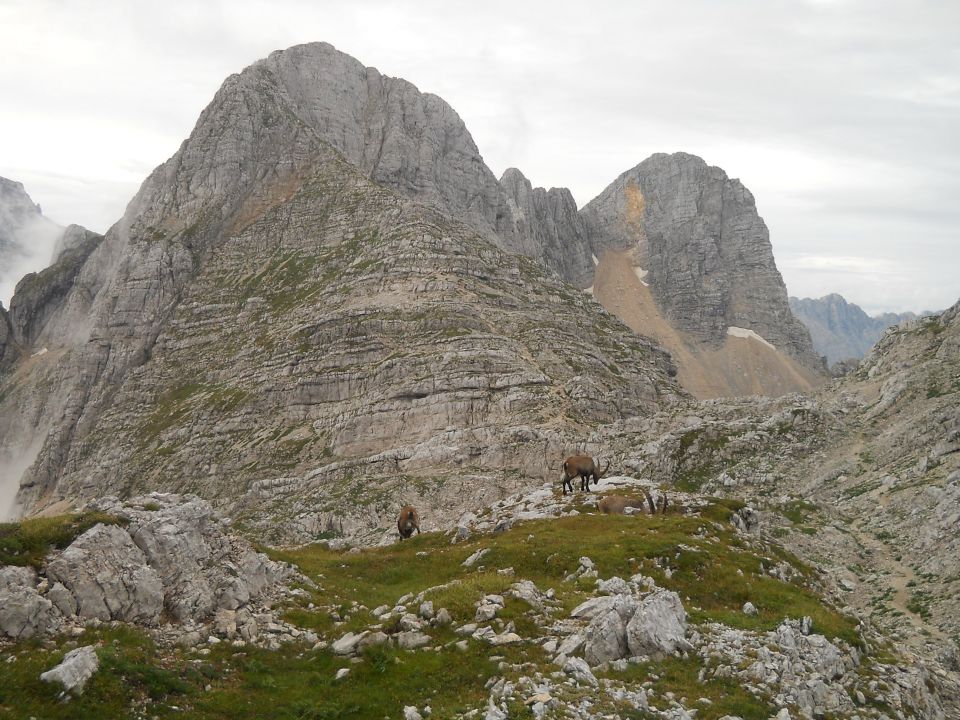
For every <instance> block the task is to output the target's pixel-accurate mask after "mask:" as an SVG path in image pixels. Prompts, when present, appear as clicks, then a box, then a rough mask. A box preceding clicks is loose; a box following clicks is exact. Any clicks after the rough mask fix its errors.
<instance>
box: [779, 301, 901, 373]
mask: <svg viewBox="0 0 960 720" xmlns="http://www.w3.org/2000/svg"><path fill="white" fill-rule="evenodd" d="M790 309H791V310H793V313H794V315H796V316H797V317H798V318H799V319H800V321H801V322H802V323H803V324H804V325H806V326H807V328H808V329H809V330H810V337H811V338H812V339H813V346H814V348H815V349H816V351H817V352H818V353H819V354H821V355H824V356H826V358H827V361H828V362H830V363H835V362H838V361H840V360H846V359H849V358H862V357H863V356H864V355H866V354H867V351H869V350H870V348H871V347H873V344H874V343H875V342H876V341H877V340H879V339H880V336H881V335H882V334H883V331H884V330H886V329H887V328H888V327H890V326H892V325H899V324H900V323H902V322H905V321H908V320H916V318H917V316H916V314H914V313H909V312H908V313H899V314H898V313H884V314H883V315H879V316H876V317H870V316H869V315H867V314H866V313H865V312H864V311H863V310H862V309H861V308H860V306H859V305H855V304H854V303H848V302H847V301H846V299H844V297H843V296H842V295H838V294H836V293H832V294H830V295H825V296H824V297H822V298H817V299H813V298H803V299H800V298H794V297H792V298H790Z"/></svg>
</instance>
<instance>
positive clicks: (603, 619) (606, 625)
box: [584, 607, 628, 666]
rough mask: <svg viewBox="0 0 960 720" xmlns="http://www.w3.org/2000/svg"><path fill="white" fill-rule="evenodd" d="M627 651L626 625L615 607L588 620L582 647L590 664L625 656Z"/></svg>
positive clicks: (594, 664)
mask: <svg viewBox="0 0 960 720" xmlns="http://www.w3.org/2000/svg"><path fill="white" fill-rule="evenodd" d="M627 651H628V648H627V626H626V623H625V622H624V620H623V618H622V617H621V616H620V613H619V612H617V609H616V608H615V607H611V608H610V609H609V610H607V611H606V612H604V613H602V614H600V615H597V616H596V617H595V618H594V619H593V620H591V621H590V625H589V626H587V632H586V646H585V649H584V656H585V657H586V660H587V662H588V663H590V665H592V666H596V665H600V664H601V663H605V662H608V661H610V660H619V659H620V658H624V657H627Z"/></svg>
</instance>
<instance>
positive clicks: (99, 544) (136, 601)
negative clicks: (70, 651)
mask: <svg viewBox="0 0 960 720" xmlns="http://www.w3.org/2000/svg"><path fill="white" fill-rule="evenodd" d="M46 570H47V577H48V578H49V579H50V580H52V581H54V582H58V583H60V584H61V585H62V586H63V587H65V588H66V589H67V590H68V591H69V592H70V594H71V595H72V596H73V598H74V600H75V602H76V606H77V613H78V614H79V615H80V617H84V618H96V619H97V620H125V621H127V622H136V623H141V624H145V625H149V624H152V623H154V622H156V620H157V618H158V617H159V616H160V611H161V610H162V609H163V585H162V584H161V583H160V578H159V577H158V576H157V572H156V570H154V569H153V568H152V567H149V566H148V565H147V562H146V558H145V557H144V554H143V551H142V550H140V548H138V547H137V546H136V545H135V544H134V543H133V540H132V539H131V538H130V535H129V534H128V533H127V532H126V531H125V530H123V529H122V528H119V527H117V526H115V525H97V526H95V527H93V528H91V529H90V530H88V531H87V532H85V533H84V534H83V535H81V536H80V537H78V538H77V539H76V540H74V541H73V543H71V544H70V546H69V547H68V548H67V549H66V550H64V551H63V552H62V553H60V554H59V555H58V556H57V557H55V558H53V560H51V561H50V563H49V564H48V565H47V569H46Z"/></svg>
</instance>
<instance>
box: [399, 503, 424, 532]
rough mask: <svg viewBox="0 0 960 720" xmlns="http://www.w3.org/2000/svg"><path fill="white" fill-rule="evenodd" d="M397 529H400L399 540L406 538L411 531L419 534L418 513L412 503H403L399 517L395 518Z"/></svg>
mask: <svg viewBox="0 0 960 720" xmlns="http://www.w3.org/2000/svg"><path fill="white" fill-rule="evenodd" d="M397 530H399V531H400V540H406V539H407V538H408V537H410V536H411V535H413V531H414V530H416V531H417V535H419V534H420V515H419V513H417V511H416V510H415V509H414V507H413V505H404V506H403V508H402V509H401V510H400V517H399V519H398V520H397Z"/></svg>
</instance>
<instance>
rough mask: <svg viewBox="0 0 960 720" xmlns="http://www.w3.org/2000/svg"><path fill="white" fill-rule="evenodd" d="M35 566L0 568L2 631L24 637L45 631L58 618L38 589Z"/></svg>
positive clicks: (15, 636)
mask: <svg viewBox="0 0 960 720" xmlns="http://www.w3.org/2000/svg"><path fill="white" fill-rule="evenodd" d="M36 581H37V574H36V572H34V570H33V569H32V568H21V567H0V633H2V635H5V636H6V637H9V638H13V639H14V640H20V639H23V638H29V637H33V636H34V635H39V634H42V633H43V632H45V631H46V630H47V629H48V628H49V627H51V626H52V625H53V624H54V623H55V621H56V609H55V608H54V607H53V603H51V602H50V600H48V599H46V598H43V597H40V595H39V593H37V592H36V591H35V590H34V586H35V585H36Z"/></svg>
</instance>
